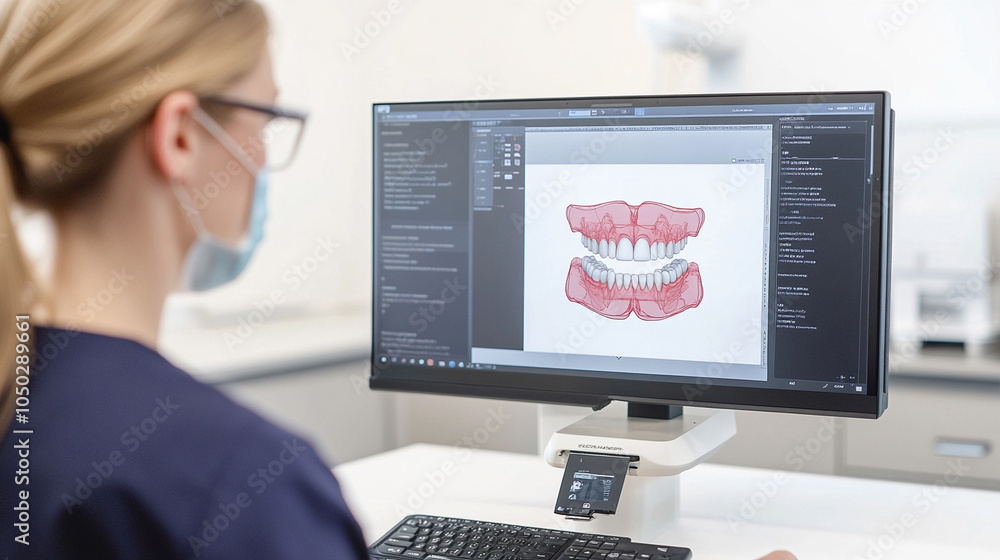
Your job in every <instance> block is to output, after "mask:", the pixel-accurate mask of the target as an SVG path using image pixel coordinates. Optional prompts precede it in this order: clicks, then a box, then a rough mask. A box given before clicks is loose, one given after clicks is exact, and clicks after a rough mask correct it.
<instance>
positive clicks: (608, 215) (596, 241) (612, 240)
mask: <svg viewBox="0 0 1000 560" xmlns="http://www.w3.org/2000/svg"><path fill="white" fill-rule="evenodd" d="M566 219H567V220H568V221H569V226H570V229H572V231H574V232H577V233H580V234H581V242H582V243H583V245H584V247H586V248H587V249H589V250H590V252H592V253H595V254H600V255H601V256H602V257H610V258H612V259H618V260H622V261H631V260H636V261H648V260H656V259H661V258H672V257H673V255H674V254H676V253H678V252H680V251H681V249H683V248H684V247H685V246H686V245H687V240H688V238H689V237H693V236H697V235H698V233H699V232H700V231H701V227H702V226H703V225H704V223H705V211H704V210H702V209H701V208H677V207H674V206H670V205H667V204H663V203H660V202H651V201H646V202H643V203H642V204H639V205H637V206H633V205H631V204H628V203H627V202H625V201H623V200H615V201H611V202H604V203H601V204H595V205H590V206H581V205H575V204H571V205H569V206H568V207H567V208H566Z"/></svg>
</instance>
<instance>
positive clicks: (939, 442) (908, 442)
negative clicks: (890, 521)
mask: <svg viewBox="0 0 1000 560" xmlns="http://www.w3.org/2000/svg"><path fill="white" fill-rule="evenodd" d="M890 381H891V384H890V386H889V408H888V410H887V411H886V413H885V414H884V415H883V416H882V418H880V419H879V420H878V421H877V422H871V421H864V420H853V419H851V420H846V421H844V423H845V429H844V430H843V438H842V453H840V465H839V466H840V470H841V471H842V472H843V474H848V475H856V476H873V477H879V478H893V479H907V480H915V481H920V482H928V483H939V482H942V481H943V482H944V483H945V484H947V485H959V486H975V487H980V488H994V489H1000V383H990V382H970V381H957V380H942V379H922V378H914V377H904V376H899V375H897V376H893V377H892V378H891V379H890Z"/></svg>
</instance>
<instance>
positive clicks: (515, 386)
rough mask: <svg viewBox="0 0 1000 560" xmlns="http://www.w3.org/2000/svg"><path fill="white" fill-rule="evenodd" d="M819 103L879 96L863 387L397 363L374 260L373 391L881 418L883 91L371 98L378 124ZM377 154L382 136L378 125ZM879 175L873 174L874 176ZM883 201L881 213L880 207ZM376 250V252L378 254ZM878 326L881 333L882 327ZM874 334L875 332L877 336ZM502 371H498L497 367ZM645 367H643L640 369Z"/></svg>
mask: <svg viewBox="0 0 1000 560" xmlns="http://www.w3.org/2000/svg"><path fill="white" fill-rule="evenodd" d="M816 103H873V104H874V106H875V119H874V122H875V123H876V125H879V124H881V126H876V132H875V136H876V138H875V143H874V146H873V150H874V152H873V157H874V158H875V166H876V169H877V171H878V172H876V173H875V175H874V180H873V189H872V204H873V211H872V215H871V222H870V223H871V224H872V226H874V225H875V224H876V223H877V224H878V227H870V230H871V232H872V234H873V235H872V238H871V239H872V241H871V267H870V278H869V279H870V282H871V284H870V285H871V286H873V289H871V290H870V293H871V295H872V296H873V298H872V301H871V302H870V304H869V326H870V329H874V330H872V331H871V332H873V333H874V334H873V335H871V336H870V341H869V342H871V344H869V355H868V373H869V375H868V379H869V382H868V386H867V389H868V390H867V391H866V392H865V393H864V394H861V395H858V394H843V393H824V392H818V391H807V390H799V389H785V388H780V389H779V388H756V387H736V386H729V385H722V384H714V383H712V382H711V379H709V378H693V379H692V380H691V382H689V383H681V382H677V381H673V380H671V381H669V382H665V381H663V380H662V379H656V380H653V379H611V378H595V377H581V376H579V375H578V374H577V373H575V372H576V371H577V370H569V369H547V370H546V371H545V372H544V373H536V372H532V373H525V372H518V371H515V369H516V368H502V367H501V366H498V368H499V369H491V370H476V369H460V370H456V369H450V368H444V369H436V368H435V369H431V368H429V367H425V366H410V365H408V364H400V363H386V364H382V363H379V362H378V360H377V359H376V341H377V330H376V329H377V327H376V321H375V319H376V317H375V313H376V311H377V309H376V307H375V303H376V302H375V298H376V295H377V293H378V292H377V285H376V284H377V279H378V270H377V266H378V263H377V261H376V260H375V259H374V258H373V262H372V271H373V276H372V349H371V364H372V372H371V376H370V379H369V386H370V387H371V388H372V389H376V390H392V391H406V392H416V393H430V394H441V395H455V396H467V397H480V398H491V399H503V400H517V401H526V402H536V403H550V404H564V405H579V406H589V407H592V408H595V409H596V408H600V407H603V406H605V405H606V404H607V403H608V402H610V401H613V400H621V401H628V402H639V403H648V404H663V405H684V406H700V407H709V408H727V409H735V410H757V411H770V412H787V413H799V414H817V415H829V416H846V417H857V418H878V417H879V416H880V415H881V414H882V413H883V412H884V411H885V409H886V406H887V403H888V398H887V396H888V395H887V387H886V385H887V373H888V316H889V273H890V268H891V214H892V212H891V208H892V204H891V196H892V152H893V136H894V121H895V114H894V112H893V111H892V109H891V104H890V95H889V93H888V92H886V91H838V92H812V93H807V92H798V93H796V92H782V93H728V94H693V95H666V96H625V97H622V96H616V97H574V98H534V99H533V98H522V99H497V100H454V101H412V102H399V103H374V104H373V105H372V125H373V131H374V127H375V126H376V120H377V119H378V116H379V113H378V107H379V106H385V105H389V106H401V107H411V108H414V109H419V110H425V111H426V110H433V109H435V108H441V109H445V110H448V109H454V110H463V109H462V108H463V107H464V108H466V109H464V110H468V108H469V107H475V108H477V109H479V108H483V107H484V106H488V107H490V108H496V109H509V108H518V107H520V106H522V105H525V104H531V105H532V108H543V109H545V108H602V107H603V108H609V107H614V108H623V107H630V106H644V107H654V106H664V107H669V106H689V105H704V104H714V105H730V104H746V105H763V104H816ZM372 142H373V154H374V153H375V152H374V147H375V143H376V142H377V137H376V136H375V135H374V134H373V138H372ZM376 166H377V162H376V161H375V160H374V157H373V160H372V184H373V188H372V201H373V208H372V220H373V228H372V242H373V251H374V248H375V246H376V245H375V244H376V243H377V236H378V227H379V221H378V206H377V196H378V192H377V190H376V185H375V180H376V177H377V169H376ZM876 182H877V183H876ZM876 209H877V212H876ZM373 254H374V253H373ZM876 335H877V336H876ZM876 338H877V340H876ZM498 375H499V376H501V377H500V378H497V377H496V376H498ZM635 375H640V374H635Z"/></svg>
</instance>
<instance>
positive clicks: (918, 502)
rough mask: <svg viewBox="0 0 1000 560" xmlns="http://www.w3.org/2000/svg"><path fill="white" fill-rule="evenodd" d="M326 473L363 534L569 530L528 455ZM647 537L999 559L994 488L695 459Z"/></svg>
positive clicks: (811, 557)
mask: <svg viewBox="0 0 1000 560" xmlns="http://www.w3.org/2000/svg"><path fill="white" fill-rule="evenodd" d="M334 472H335V473H336V475H337V477H338V478H339V479H340V482H341V485H342V487H343V490H344V495H345V496H346V498H347V501H348V503H349V504H350V506H351V508H352V510H353V511H354V514H355V515H356V516H357V518H358V521H359V522H360V523H361V526H362V528H363V529H364V531H365V535H366V537H367V539H368V541H369V542H371V541H372V540H374V539H376V538H378V537H380V536H381V535H382V534H383V533H384V532H386V531H388V530H389V529H390V528H391V527H392V526H393V525H394V524H395V523H396V522H397V521H399V519H400V518H402V517H403V516H404V515H407V514H410V513H427V514H431V515H442V516H450V517H464V518H470V519H482V520H486V521H496V522H501V523H512V524H519V525H529V526H535V527H549V528H556V529H567V530H569V528H568V527H566V526H565V525H563V524H560V522H561V520H560V519H559V518H558V516H556V515H555V514H553V513H552V508H553V504H554V500H555V494H556V491H557V490H558V486H559V481H560V478H561V475H562V471H560V470H558V469H555V468H552V467H550V466H548V465H547V464H545V462H544V460H542V459H541V458H540V457H536V456H532V455H520V454H515V453H498V452H494V451H481V450H478V451H475V452H472V451H470V450H469V449H468V448H464V447H443V446H434V445H412V446H409V447H404V448H401V449H397V450H395V451H390V452H387V453H382V454H379V455H376V456H373V457H368V458H365V459H360V460H358V461H353V462H350V463H345V464H343V465H340V466H338V467H337V468H335V469H334ZM942 474H943V473H942ZM626 484H628V482H627V481H626ZM764 488H766V489H769V490H770V492H765V491H764V490H763V489H764ZM775 490H776V491H775ZM767 494H771V496H770V497H768V496H767ZM755 506H756V507H755ZM741 510H742V511H741ZM563 523H564V522H563ZM904 523H905V524H908V525H909V526H908V527H906V526H904ZM900 531H901V532H902V534H900ZM893 533H896V534H897V535H899V536H898V537H894V536H892V534H893ZM654 542H656V543H658V544H668V545H677V546H686V547H688V548H691V549H692V550H693V551H694V556H695V559H696V560H713V559H720V560H721V559H726V560H753V559H755V558H757V557H758V556H760V555H762V554H764V553H766V552H769V551H771V550H773V549H778V548H784V549H788V550H791V551H792V552H794V553H795V554H796V555H798V557H799V558H800V560H821V559H833V558H836V559H851V560H855V559H869V560H901V559H906V560H921V559H933V560H941V559H948V560H951V559H962V560H998V559H1000V493H998V492H989V491H982V490H968V489H963V488H954V487H949V486H947V485H945V484H943V483H942V485H941V486H940V487H937V488H935V487H934V486H924V485H919V484H906V483H896V482H885V481H875V480H866V479H858V478H843V477H833V476H823V475H813V474H803V473H788V472H784V471H768V470H762V469H750V468H744V467H732V466H725V465H714V464H703V465H700V466H698V467H696V468H694V469H693V470H691V471H688V472H686V473H684V474H682V475H681V514H680V520H679V521H678V522H677V523H676V524H674V525H672V526H670V527H666V528H664V531H663V534H662V536H661V537H659V538H658V539H656V541H654ZM879 544H881V545H882V546H881V548H880V547H879V546H878V545H879ZM883 549H886V550H883Z"/></svg>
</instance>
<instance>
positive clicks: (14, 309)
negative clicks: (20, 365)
mask: <svg viewBox="0 0 1000 560" xmlns="http://www.w3.org/2000/svg"><path fill="white" fill-rule="evenodd" d="M5 152H6V149H5V146H2V145H0V255H3V264H2V265H0V341H3V342H2V343H0V364H3V367H2V368H0V427H5V426H7V425H8V424H9V423H10V420H11V418H12V417H13V415H14V408H15V407H14V399H15V394H14V390H15V383H14V379H15V375H14V371H15V370H14V358H15V356H16V354H15V348H16V345H17V340H16V339H15V336H16V335H17V334H18V332H20V331H18V330H17V328H16V327H15V317H16V316H18V315H24V314H27V313H28V311H29V310H30V309H31V304H32V302H31V298H32V297H33V293H34V289H33V286H32V284H33V282H32V278H31V269H30V268H29V267H28V263H27V261H26V260H25V258H24V254H23V252H22V251H21V245H20V244H19V243H18V241H17V232H16V231H15V229H14V224H13V223H12V222H11V215H10V210H11V205H12V202H13V200H14V181H13V177H12V175H13V173H12V169H11V165H10V159H9V155H8V154H7V153H5ZM0 439H2V436H0Z"/></svg>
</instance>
